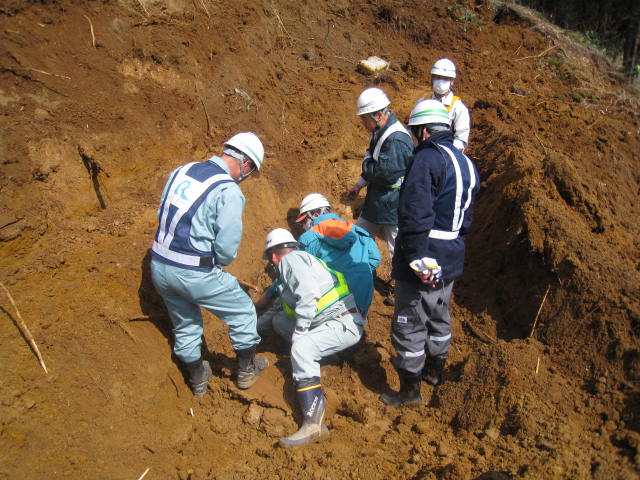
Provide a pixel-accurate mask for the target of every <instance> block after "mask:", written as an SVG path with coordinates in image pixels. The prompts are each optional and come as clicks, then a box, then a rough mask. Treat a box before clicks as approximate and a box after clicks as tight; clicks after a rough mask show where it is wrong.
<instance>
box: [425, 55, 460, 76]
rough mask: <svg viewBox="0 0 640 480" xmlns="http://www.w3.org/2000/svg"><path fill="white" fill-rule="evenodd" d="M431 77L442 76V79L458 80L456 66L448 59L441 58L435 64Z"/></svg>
mask: <svg viewBox="0 0 640 480" xmlns="http://www.w3.org/2000/svg"><path fill="white" fill-rule="evenodd" d="M431 75H440V76H441V77H448V78H456V66H455V64H454V63H453V62H452V61H451V60H449V59H448V58H441V59H440V60H438V61H437V62H436V63H434V64H433V68H432V69H431Z"/></svg>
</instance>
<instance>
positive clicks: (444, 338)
mask: <svg viewBox="0 0 640 480" xmlns="http://www.w3.org/2000/svg"><path fill="white" fill-rule="evenodd" d="M429 340H431V341H432V342H446V341H447V340H451V334H449V335H445V336H444V337H429Z"/></svg>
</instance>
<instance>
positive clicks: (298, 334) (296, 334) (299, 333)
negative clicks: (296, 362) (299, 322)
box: [291, 327, 309, 344]
mask: <svg viewBox="0 0 640 480" xmlns="http://www.w3.org/2000/svg"><path fill="white" fill-rule="evenodd" d="M307 333H309V329H308V328H302V327H296V328H295V330H294V331H293V335H291V343H292V344H293V343H296V342H297V341H298V340H300V339H301V338H302V337H304V336H305V335H306V334H307Z"/></svg>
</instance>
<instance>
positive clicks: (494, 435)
mask: <svg viewBox="0 0 640 480" xmlns="http://www.w3.org/2000/svg"><path fill="white" fill-rule="evenodd" d="M484 433H485V435H486V436H487V437H489V438H490V439H491V440H497V439H498V437H499V436H500V432H499V431H498V429H497V428H495V427H491V428H487V430H486V431H485V432H484Z"/></svg>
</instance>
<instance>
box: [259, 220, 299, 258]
mask: <svg viewBox="0 0 640 480" xmlns="http://www.w3.org/2000/svg"><path fill="white" fill-rule="evenodd" d="M297 246H298V242H296V239H295V238H293V235H291V232H290V231H289V230H287V229H285V228H276V229H274V230H271V231H270V232H269V233H268V234H267V239H266V241H265V246H264V254H263V255H262V258H263V259H264V260H269V256H268V254H267V252H268V251H269V249H271V248H273V247H281V248H285V247H297Z"/></svg>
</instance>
